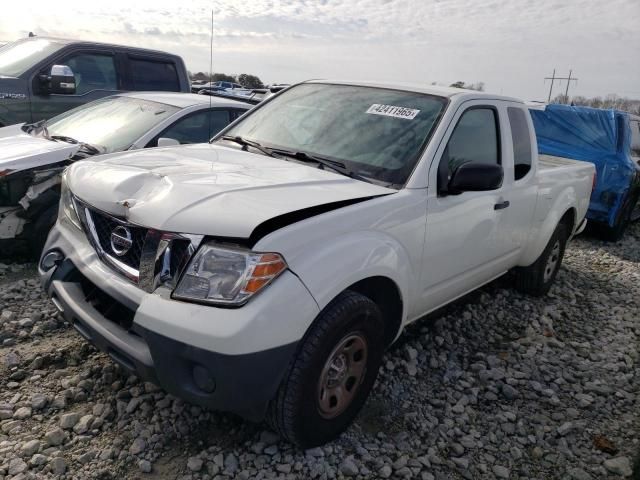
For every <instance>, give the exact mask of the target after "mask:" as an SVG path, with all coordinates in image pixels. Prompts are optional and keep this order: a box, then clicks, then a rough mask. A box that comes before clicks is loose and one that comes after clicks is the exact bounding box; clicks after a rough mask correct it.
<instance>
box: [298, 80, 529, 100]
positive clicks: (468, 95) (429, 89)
mask: <svg viewBox="0 0 640 480" xmlns="http://www.w3.org/2000/svg"><path fill="white" fill-rule="evenodd" d="M308 83H332V84H338V85H354V86H364V87H377V88H390V89H393V90H406V91H409V92H417V93H426V94H428V95H437V96H440V97H447V98H452V97H457V98H461V97H464V99H465V100H471V99H477V98H479V99H483V98H484V99H492V100H506V101H509V102H516V103H523V102H522V100H520V99H517V98H513V97H507V96H504V95H496V94H493V93H489V92H479V91H477V90H468V89H466V88H454V87H441V86H439V85H424V84H422V83H405V82H377V81H367V80H365V81H363V80H353V81H350V80H334V79H327V80H310V81H309V82H308Z"/></svg>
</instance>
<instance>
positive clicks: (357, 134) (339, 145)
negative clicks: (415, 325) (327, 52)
mask: <svg viewBox="0 0 640 480" xmlns="http://www.w3.org/2000/svg"><path fill="white" fill-rule="evenodd" d="M446 102H447V101H446V99H445V98H443V97H436V96H432V95H426V94H421V93H415V92H406V91H400V90H390V89H383V88H372V87H361V86H351V85H330V84H317V83H306V84H302V85H298V86H295V87H291V88H289V89H287V90H286V91H285V92H283V93H281V94H280V95H278V97H277V98H275V99H273V100H272V101H270V102H269V103H266V104H265V105H264V106H262V107H260V108H259V109H257V110H256V111H254V112H253V113H250V114H249V115H247V116H245V117H244V120H241V121H240V123H238V124H237V125H236V126H234V127H233V128H231V129H230V130H228V131H226V132H225V136H241V137H243V138H245V139H247V140H251V141H254V142H258V143H260V144H262V145H263V146H265V147H272V148H277V149H286V150H290V151H294V152H305V153H307V154H311V155H316V156H322V157H325V158H327V159H331V160H335V161H339V162H341V163H343V164H345V165H346V166H347V167H348V168H349V169H350V170H351V171H353V172H354V173H356V174H358V175H360V176H364V177H368V178H372V179H375V180H378V181H380V182H384V183H388V184H391V185H403V184H404V183H405V182H406V180H407V179H408V178H409V175H410V174H411V172H412V171H413V168H414V166H415V164H416V162H417V161H418V158H419V156H420V153H421V152H422V150H423V147H424V146H425V145H426V142H427V141H428V139H429V137H430V135H431V133H432V131H433V129H434V127H435V125H436V123H437V121H438V119H439V118H440V115H441V114H442V112H443V110H444V107H445V105H446Z"/></svg>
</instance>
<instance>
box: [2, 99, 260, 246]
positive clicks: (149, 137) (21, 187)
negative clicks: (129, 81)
mask: <svg viewBox="0 0 640 480" xmlns="http://www.w3.org/2000/svg"><path fill="white" fill-rule="evenodd" d="M251 107H252V105H250V104H248V103H245V102H240V101H236V100H233V99H230V98H218V97H210V96H203V95H195V94H190V93H166V92H148V93H144V92H143V93H140V92H137V93H125V94H120V95H114V96H112V97H107V98H102V99H100V100H96V101H94V102H91V103H87V104H86V105H83V106H81V107H78V108H75V109H73V110H70V111H68V112H65V113H63V114H61V115H58V116H57V117H53V118H52V119H50V120H48V121H46V122H37V123H34V124H18V125H12V126H9V127H4V128H0V252H2V253H8V252H9V251H13V250H14V248H12V247H14V246H15V245H14V244H20V243H22V244H24V243H25V242H16V240H26V243H27V244H28V245H30V246H31V247H32V249H33V250H35V251H39V248H40V247H41V245H42V243H44V240H45V239H46V234H47V232H48V231H49V229H50V227H51V226H52V225H53V224H54V223H55V219H56V215H57V208H58V199H59V195H60V187H59V183H60V173H61V172H62V170H63V169H64V167H66V166H67V165H68V164H70V163H72V162H74V161H77V160H82V159H84V158H87V157H94V156H96V155H102V154H108V153H115V152H122V151H126V150H137V149H142V148H149V147H157V146H161V147H162V146H171V145H178V144H187V143H202V142H207V141H208V140H209V139H210V138H211V137H213V136H214V135H215V134H216V133H218V132H219V131H220V130H222V129H223V128H225V127H226V126H227V125H228V124H229V123H231V122H233V121H234V120H235V119H236V118H238V117H240V116H241V115H242V114H244V113H245V112H246V111H247V110H249V109H250V108H251ZM10 247H11V248H10Z"/></svg>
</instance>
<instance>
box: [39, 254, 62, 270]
mask: <svg viewBox="0 0 640 480" xmlns="http://www.w3.org/2000/svg"><path fill="white" fill-rule="evenodd" d="M62 259H63V256H62V252H60V251H58V250H52V251H50V252H49V253H47V254H46V255H45V256H44V257H42V260H41V261H40V266H41V267H42V269H43V270H44V271H49V270H51V269H52V268H54V267H57V266H58V265H60V262H62Z"/></svg>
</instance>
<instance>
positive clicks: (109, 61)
mask: <svg viewBox="0 0 640 480" xmlns="http://www.w3.org/2000/svg"><path fill="white" fill-rule="evenodd" d="M62 63H63V64H65V65H68V66H69V67H71V70H73V76H74V77H75V79H76V94H78V95H82V94H83V93H87V92H91V91H93V90H117V89H118V77H117V74H116V65H115V62H114V60H113V57H112V56H111V55H102V54H94V53H80V54H77V55H72V56H70V57H68V58H67V59H66V60H65V61H64V62H62Z"/></svg>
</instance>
